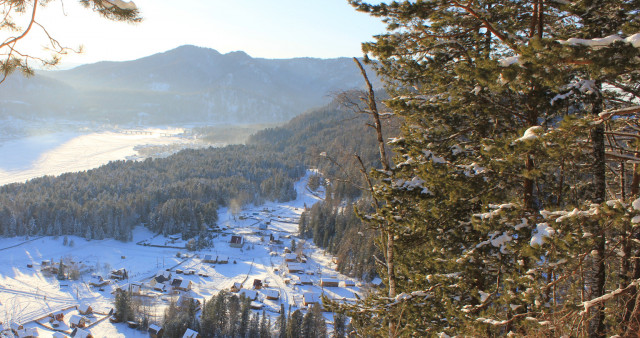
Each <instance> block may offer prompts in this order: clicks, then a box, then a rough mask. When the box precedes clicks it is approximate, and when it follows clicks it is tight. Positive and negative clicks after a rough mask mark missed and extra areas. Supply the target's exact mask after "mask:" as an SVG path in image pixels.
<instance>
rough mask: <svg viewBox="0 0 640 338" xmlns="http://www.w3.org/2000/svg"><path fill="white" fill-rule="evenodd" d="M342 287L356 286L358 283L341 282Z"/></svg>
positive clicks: (350, 281)
mask: <svg viewBox="0 0 640 338" xmlns="http://www.w3.org/2000/svg"><path fill="white" fill-rule="evenodd" d="M340 286H342V287H349V286H356V282H354V281H352V280H345V281H342V282H340Z"/></svg>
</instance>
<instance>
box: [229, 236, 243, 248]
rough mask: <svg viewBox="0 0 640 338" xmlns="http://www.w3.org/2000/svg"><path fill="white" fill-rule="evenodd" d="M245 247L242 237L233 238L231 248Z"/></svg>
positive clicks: (230, 242)
mask: <svg viewBox="0 0 640 338" xmlns="http://www.w3.org/2000/svg"><path fill="white" fill-rule="evenodd" d="M243 245H244V240H243V238H242V236H235V235H234V236H231V241H229V246H230V247H232V248H242V246H243Z"/></svg>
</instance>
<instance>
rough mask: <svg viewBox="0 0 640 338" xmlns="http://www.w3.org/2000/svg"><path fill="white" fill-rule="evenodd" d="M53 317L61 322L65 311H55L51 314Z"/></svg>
mask: <svg viewBox="0 0 640 338" xmlns="http://www.w3.org/2000/svg"><path fill="white" fill-rule="evenodd" d="M51 317H52V318H53V320H57V321H59V322H61V321H63V320H64V312H62V311H58V312H55V313H53V314H52V315H51Z"/></svg>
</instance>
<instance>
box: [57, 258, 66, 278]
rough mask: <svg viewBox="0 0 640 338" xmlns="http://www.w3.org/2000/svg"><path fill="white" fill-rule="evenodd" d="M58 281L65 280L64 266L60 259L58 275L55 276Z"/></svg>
mask: <svg viewBox="0 0 640 338" xmlns="http://www.w3.org/2000/svg"><path fill="white" fill-rule="evenodd" d="M56 277H57V278H58V280H63V279H67V275H66V274H65V269H64V264H63V263H62V258H60V263H59V264H58V275H57V276H56Z"/></svg>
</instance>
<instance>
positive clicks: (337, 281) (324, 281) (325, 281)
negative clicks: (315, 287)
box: [320, 278, 340, 284]
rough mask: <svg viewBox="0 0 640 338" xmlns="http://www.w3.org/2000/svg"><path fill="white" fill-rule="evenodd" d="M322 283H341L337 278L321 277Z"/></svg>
mask: <svg viewBox="0 0 640 338" xmlns="http://www.w3.org/2000/svg"><path fill="white" fill-rule="evenodd" d="M320 283H336V284H337V283H340V280H339V279H335V278H321V279H320Z"/></svg>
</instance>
